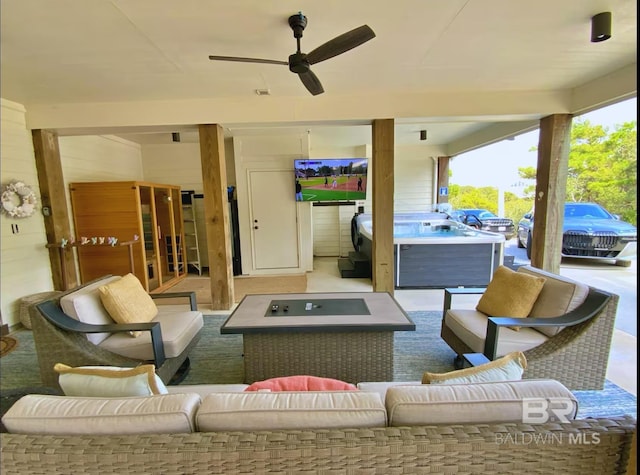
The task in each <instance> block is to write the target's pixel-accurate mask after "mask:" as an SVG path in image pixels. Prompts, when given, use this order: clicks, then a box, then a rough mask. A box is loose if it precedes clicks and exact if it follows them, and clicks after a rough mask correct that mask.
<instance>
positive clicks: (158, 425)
mask: <svg viewBox="0 0 640 475" xmlns="http://www.w3.org/2000/svg"><path fill="white" fill-rule="evenodd" d="M200 402H201V399H200V396H199V395H198V394H160V395H157V396H142V397H114V398H108V397H104V398H101V397H69V396H49V395H40V394H29V395H27V396H24V397H22V398H21V399H19V400H18V401H17V402H16V403H15V404H14V405H13V406H11V409H9V410H8V411H7V413H6V414H5V415H4V417H3V418H2V422H3V423H4V425H5V426H6V428H7V429H8V431H9V432H13V433H14V434H51V435H62V434H67V435H85V434H92V435H109V434H111V435H123V434H177V433H191V432H194V431H195V415H196V412H197V410H198V407H199V406H200Z"/></svg>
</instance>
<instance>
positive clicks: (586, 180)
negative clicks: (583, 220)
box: [518, 120, 638, 225]
mask: <svg viewBox="0 0 640 475" xmlns="http://www.w3.org/2000/svg"><path fill="white" fill-rule="evenodd" d="M637 143H638V139H637V127H636V121H631V122H626V123H624V124H621V125H618V126H616V128H615V130H614V131H613V132H611V133H609V130H608V129H607V128H606V127H603V126H601V125H594V124H591V123H590V122H589V121H588V120H577V121H575V122H574V123H573V124H572V127H571V146H570V149H569V162H568V170H567V171H568V173H567V201H592V202H595V203H599V204H601V205H602V206H604V207H605V208H607V209H608V210H609V211H610V212H612V213H616V214H618V215H619V216H620V217H621V218H622V219H623V220H624V221H628V222H630V223H633V224H634V225H635V224H636V221H637V199H636V194H637V166H638V164H637V149H636V147H637ZM518 172H519V175H520V177H522V178H527V179H531V178H533V179H535V176H536V171H535V168H534V167H523V168H519V169H518ZM534 193H535V189H531V190H530V189H527V190H526V196H527V197H529V198H531V199H533V195H534Z"/></svg>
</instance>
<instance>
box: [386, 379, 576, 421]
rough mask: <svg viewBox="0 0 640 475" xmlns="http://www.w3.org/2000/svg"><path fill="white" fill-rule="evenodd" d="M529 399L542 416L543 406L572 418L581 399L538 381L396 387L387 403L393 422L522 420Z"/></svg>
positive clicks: (560, 386) (388, 394) (559, 386)
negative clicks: (578, 399)
mask: <svg viewBox="0 0 640 475" xmlns="http://www.w3.org/2000/svg"><path fill="white" fill-rule="evenodd" d="M527 398H532V399H531V400H530V403H531V404H532V407H535V412H536V414H538V415H540V412H541V410H542V408H543V407H549V408H553V409H557V411H558V413H559V414H563V415H564V417H566V418H567V419H574V418H575V416H576V413H577V412H578V401H577V399H576V398H575V396H574V395H573V394H572V393H571V391H569V390H568V389H567V388H566V387H565V386H564V385H563V384H561V383H559V382H558V381H555V380H537V379H526V380H521V381H501V382H493V383H475V384H422V385H417V386H404V385H402V386H392V387H389V388H388V389H387V392H386V398H385V405H386V408H387V416H388V418H389V425H390V426H417V425H425V424H469V423H500V422H522V421H523V416H526V415H527V414H525V413H524V407H525V406H524V404H525V402H527ZM531 412H533V410H532V411H531ZM549 412H551V413H552V414H554V413H553V411H549ZM552 414H550V415H552ZM538 422H540V421H538ZM560 422H564V421H560Z"/></svg>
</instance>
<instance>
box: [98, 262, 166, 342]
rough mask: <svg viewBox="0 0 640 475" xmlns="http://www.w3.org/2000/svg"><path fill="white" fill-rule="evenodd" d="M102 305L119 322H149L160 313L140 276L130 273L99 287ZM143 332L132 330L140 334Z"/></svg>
mask: <svg viewBox="0 0 640 475" xmlns="http://www.w3.org/2000/svg"><path fill="white" fill-rule="evenodd" d="M98 291H99V292H100V300H102V305H104V308H106V309H107V312H109V315H111V318H113V320H114V321H115V322H117V323H147V322H150V321H151V320H153V319H154V317H155V316H156V315H157V314H158V307H156V304H155V302H154V301H153V299H152V298H151V297H150V296H149V294H148V293H147V292H146V291H145V290H144V288H143V287H142V284H141V283H140V281H139V280H138V278H137V277H136V276H135V275H133V274H131V273H129V274H127V275H125V276H124V277H123V278H122V279H120V280H117V281H115V282H111V283H110V284H107V285H103V286H102V287H100V288H99V289H98ZM141 333H142V332H138V331H136V332H131V336H133V337H137V336H140V334H141Z"/></svg>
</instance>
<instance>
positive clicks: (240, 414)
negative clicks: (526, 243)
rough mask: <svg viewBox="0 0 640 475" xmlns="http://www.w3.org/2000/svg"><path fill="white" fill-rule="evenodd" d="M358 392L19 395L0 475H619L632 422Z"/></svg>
mask: <svg viewBox="0 0 640 475" xmlns="http://www.w3.org/2000/svg"><path fill="white" fill-rule="evenodd" d="M358 387H359V390H353V391H285V392H260V391H254V392H247V391H244V389H246V386H245V385H209V386H207V385H200V386H170V387H169V393H168V394H163V395H153V396H146V397H129V398H86V397H85V398H78V397H76V398H73V397H67V396H50V395H33V394H31V395H28V396H25V397H23V398H22V399H20V400H19V401H18V402H17V403H16V404H14V406H13V407H12V408H11V409H10V410H9V411H8V412H7V413H6V414H5V416H4V417H3V423H4V424H5V425H6V426H7V428H8V429H9V431H11V432H18V433H3V434H1V436H0V442H1V446H0V450H1V453H0V456H1V457H0V460H1V462H0V463H1V465H0V468H1V472H2V473H3V474H5V475H8V474H21V475H23V474H36V473H39V474H42V473H73V474H80V473H118V474H122V473H153V474H161V473H171V474H176V473H180V474H192V473H207V474H225V475H232V474H241V473H246V474H262V473H281V474H298V473H326V474H328V473H332V474H333V473H336V474H337V473H340V474H360V473H367V474H369V473H379V474H385V475H386V474H393V473H478V474H479V473H482V474H486V473H494V474H530V473H556V472H558V473H559V472H562V473H565V474H574V473H575V474H584V473H598V474H623V473H627V472H626V470H627V468H628V465H629V457H630V456H631V454H632V453H635V447H634V446H633V443H634V442H633V438H634V437H635V435H634V434H635V431H636V420H635V419H634V418H633V417H631V416H621V417H615V418H593V419H573V417H574V416H575V415H576V411H579V408H577V402H576V401H575V398H574V397H573V396H572V394H571V392H570V391H569V390H568V389H567V388H566V387H564V386H563V385H562V384H560V383H558V382H557V381H553V380H522V381H507V382H494V383H475V384H450V385H435V384H417V383H398V382H395V383H383V382H375V383H360V384H359V385H358ZM530 397H533V398H536V399H537V400H539V399H541V398H542V399H545V400H547V401H550V404H552V403H551V401H554V400H555V401H558V400H561V401H563V402H564V403H565V404H564V405H562V406H558V407H559V408H560V409H562V411H560V413H562V414H565V415H566V420H564V419H563V418H562V417H559V418H555V417H554V418H552V419H549V420H548V421H547V422H544V421H542V420H540V421H533V422H532V421H531V420H526V422H522V420H523V417H522V401H523V400H524V399H526V398H530ZM554 398H555V399H554ZM558 398H559V399H558ZM550 407H551V406H550ZM554 407H555V406H554ZM632 463H635V462H632ZM633 473H635V472H633Z"/></svg>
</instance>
